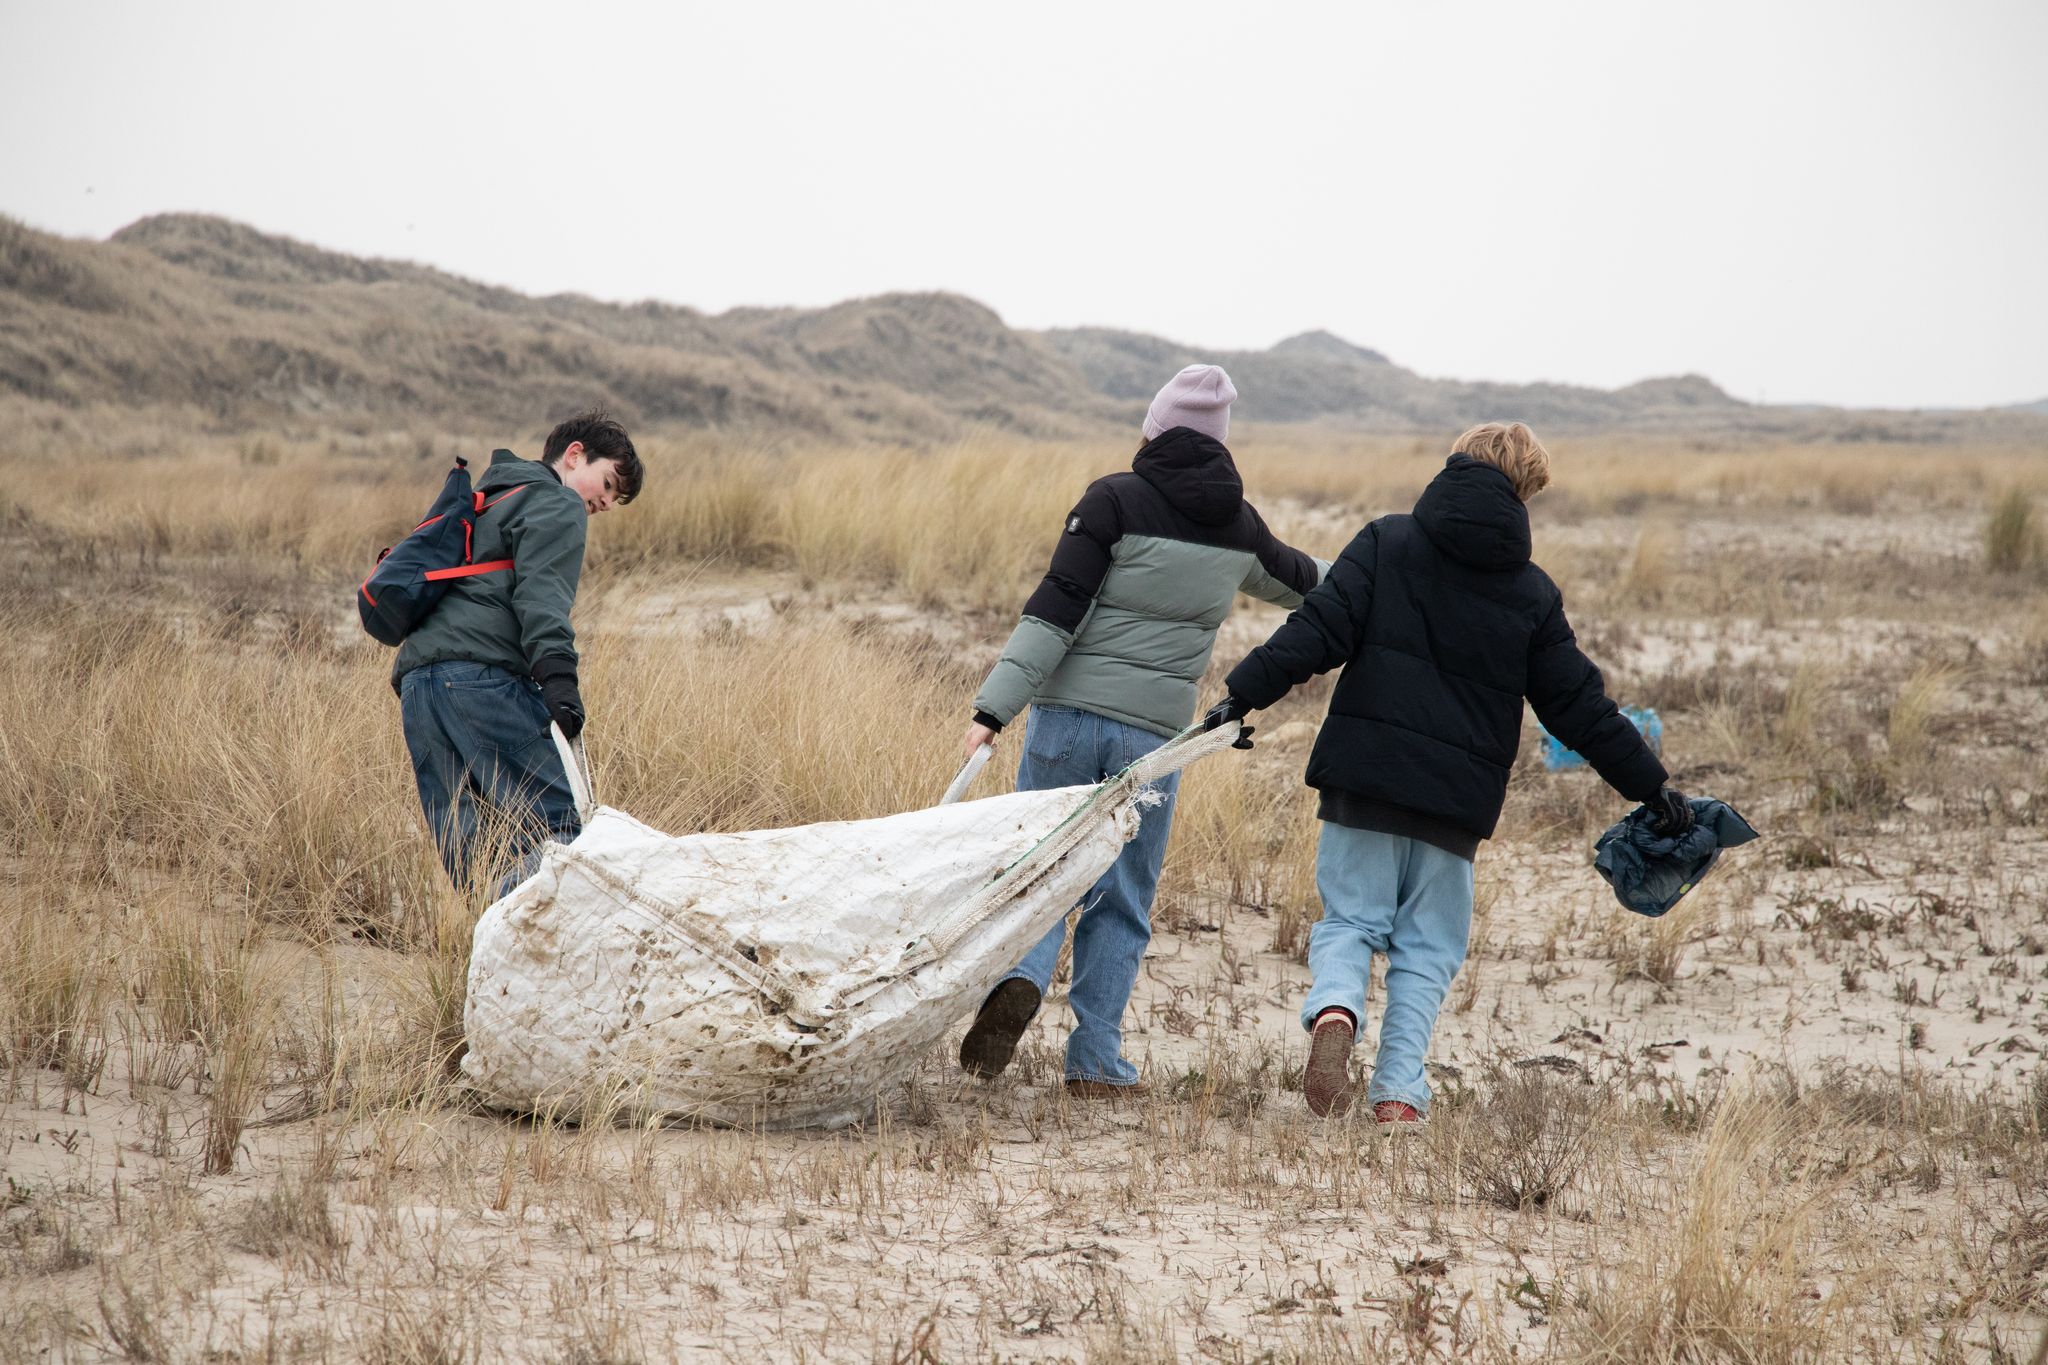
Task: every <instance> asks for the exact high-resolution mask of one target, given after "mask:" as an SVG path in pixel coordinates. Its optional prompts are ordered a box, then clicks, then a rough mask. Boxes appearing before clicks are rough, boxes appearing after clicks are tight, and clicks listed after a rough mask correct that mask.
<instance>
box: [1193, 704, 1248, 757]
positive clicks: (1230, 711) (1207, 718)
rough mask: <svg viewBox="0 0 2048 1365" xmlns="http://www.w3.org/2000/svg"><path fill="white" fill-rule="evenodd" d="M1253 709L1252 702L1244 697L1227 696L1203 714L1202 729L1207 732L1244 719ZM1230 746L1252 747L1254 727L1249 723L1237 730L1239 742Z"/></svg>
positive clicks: (1234, 747) (1239, 747)
mask: <svg viewBox="0 0 2048 1365" xmlns="http://www.w3.org/2000/svg"><path fill="white" fill-rule="evenodd" d="M1251 709H1252V708H1251V703H1249V702H1247V701H1246V700H1245V699H1244V698H1243V697H1231V696H1226V697H1225V698H1224V699H1223V700H1222V701H1219V702H1217V703H1216V704H1215V705H1214V706H1212V707H1210V708H1209V709H1208V711H1207V712H1205V713H1204V714H1203V716H1202V729H1203V731H1204V732H1205V733H1206V732H1207V731H1210V730H1215V729H1220V728H1221V727H1223V726H1225V725H1228V724H1230V723H1231V722H1232V721H1237V720H1243V719H1244V718H1245V716H1246V715H1248V714H1249V713H1250V712H1251ZM1230 747H1231V748H1233V749H1249V748H1251V747H1252V727H1251V726H1249V725H1247V726H1245V727H1244V728H1243V729H1241V730H1239V731H1238V732H1237V742H1236V743H1235V744H1233V745H1231V746H1230Z"/></svg>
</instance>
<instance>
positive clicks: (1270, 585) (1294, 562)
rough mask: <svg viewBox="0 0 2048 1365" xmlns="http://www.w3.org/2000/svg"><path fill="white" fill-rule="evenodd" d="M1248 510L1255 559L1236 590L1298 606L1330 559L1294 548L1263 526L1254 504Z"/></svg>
mask: <svg viewBox="0 0 2048 1365" xmlns="http://www.w3.org/2000/svg"><path fill="white" fill-rule="evenodd" d="M1251 513H1252V524H1253V526H1254V527H1255V532H1254V534H1255V539H1254V541H1253V544H1252V553H1253V554H1254V555H1255V556H1256V559H1255V560H1254V561H1253V563H1252V567H1251V572H1249V573H1247V574H1246V575H1245V576H1244V581H1243V582H1242V583H1240V584H1238V585H1237V586H1238V591H1240V592H1243V593H1246V594H1249V595H1250V596H1252V597H1256V598H1258V599H1259V600H1260V601H1261V602H1271V603H1272V604H1273V605H1274V606H1276V607H1288V608H1293V607H1298V606H1300V605H1301V599H1302V598H1304V597H1306V596H1308V593H1309V590H1310V589H1311V588H1313V587H1315V585H1316V584H1318V583H1320V582H1322V581H1323V575H1325V574H1327V573H1328V572H1329V571H1330V561H1329V560H1327V559H1317V558H1316V557H1315V556H1314V555H1311V554H1307V553H1305V552H1303V551H1301V550H1297V549H1295V548H1294V547H1293V546H1292V545H1289V544H1287V543H1286V542H1285V541H1283V540H1281V539H1280V537H1278V536H1276V535H1274V534H1273V533H1272V531H1271V530H1269V529H1267V526H1266V519H1265V518H1264V517H1262V516H1260V515H1259V511H1258V509H1257V508H1256V507H1254V508H1252V509H1251Z"/></svg>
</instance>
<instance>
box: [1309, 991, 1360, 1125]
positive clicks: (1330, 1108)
mask: <svg viewBox="0 0 2048 1365" xmlns="http://www.w3.org/2000/svg"><path fill="white" fill-rule="evenodd" d="M1355 1036H1356V1035H1355V1034H1353V1032H1352V1029H1351V1016H1349V1015H1348V1014H1346V1013H1344V1011H1342V1010H1324V1011H1323V1012H1322V1015H1321V1016H1320V1017H1319V1018H1317V1020H1316V1026H1315V1028H1314V1030H1313V1031H1311V1032H1310V1033H1309V1036H1308V1065H1307V1066H1306V1067H1304V1068H1302V1072H1301V1091H1302V1093H1303V1094H1304V1095H1306V1096H1308V1112H1309V1113H1311V1114H1314V1115H1315V1116H1316V1117H1317V1118H1322V1117H1323V1116H1324V1115H1326V1114H1341V1113H1343V1112H1344V1111H1345V1110H1347V1109H1349V1108H1350V1107H1351V1044H1352V1042H1353V1040H1354V1038H1355Z"/></svg>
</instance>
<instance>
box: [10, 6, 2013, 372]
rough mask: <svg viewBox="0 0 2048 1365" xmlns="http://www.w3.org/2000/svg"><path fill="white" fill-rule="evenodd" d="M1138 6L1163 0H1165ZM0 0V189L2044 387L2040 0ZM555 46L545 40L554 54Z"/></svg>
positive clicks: (838, 284)
mask: <svg viewBox="0 0 2048 1365" xmlns="http://www.w3.org/2000/svg"><path fill="white" fill-rule="evenodd" d="M1168 16H1172V18H1173V19H1174V20H1175V22H1168ZM999 18H1000V16H997V17H996V18H990V17H988V16H983V15H978V14H973V13H967V12H956V11H955V10H953V9H951V8H948V7H943V6H926V5H915V6H904V7H892V8H890V9H889V10H887V11H883V12H878V13H856V12H849V11H844V10H840V9H835V8H815V9H810V8H804V7H798V8H797V9H796V10H795V11H793V12H790V13H787V14H785V15H783V17H781V18H779V19H778V18H776V17H774V16H762V15H758V14H754V13H751V12H749V13H733V12H729V11H728V10H727V9H725V8H711V7H691V6H683V7H680V8H674V9H641V8H638V7H633V6H611V7H604V6H600V7H598V8H596V9H594V10H589V11H583V12H579V14H578V15H577V16H575V17H574V18H572V19H567V20H564V19H562V18H561V17H560V16H559V15H558V14H556V13H555V12H553V11H550V10H548V9H546V8H544V7H520V6H516V5H515V6H509V7H504V8H502V9H500V10H495V11H493V12H492V22H491V23H490V24H489V25H488V26H483V25H480V24H478V23H476V22H475V21H471V22H469V23H467V24H465V23H464V22H462V21H461V20H460V19H459V18H457V17H449V16H444V15H442V14H439V13H429V14H420V13H416V12H414V11H411V10H408V9H406V8H404V7H399V6H389V7H380V6H376V5H372V6H369V7H367V8H366V9H365V10H364V11H362V12H360V13H359V14H358V15H355V16H353V18H352V22H351V23H350V24H349V25H348V26H347V27H346V29H345V30H344V31H338V32H327V31H325V30H324V29H323V28H321V26H320V25H319V24H318V23H316V21H314V20H311V19H308V18H304V17H302V16H298V15H295V14H291V13H286V12H273V11H272V10H270V9H267V8H265V7H262V6H257V5H245V4H213V5H201V6H199V7H197V8H196V9H193V10H189V11H180V12H178V13H176V14H172V13H169V12H162V11H158V10H155V9H152V8H149V7H142V6H136V7H132V8H129V7H116V9H115V10H111V11H110V10H104V9H103V10H96V11H80V10H66V11H62V12H39V13H38V12H22V11H16V12H14V13H12V14H10V15H8V16H7V17H6V18H5V19H0V28H4V29H5V30H6V31H7V32H9V34H10V36H12V37H13V38H14V40H15V45H16V47H17V50H22V51H30V50H34V51H49V52H66V53H76V54H89V55H90V57H91V60H90V61H85V62H58V61H46V62H37V63H33V64H32V65H31V66H30V69H29V70H27V71H26V72H25V73H24V74H23V75H22V76H21V77H19V78H18V79H17V80H16V81H14V82H13V83H12V84H10V85H9V86H8V87H7V88H5V89H4V90H0V119H4V120H5V122H6V125H7V126H9V127H10V128H13V129H16V130H20V129H23V128H30V127H33V128H34V129H35V136H34V137H33V138H24V137H20V136H17V137H15V138H12V139H9V140H8V141H7V143H6V145H5V146H0V212H5V213H8V214H10V215H12V216H15V217H17V218H20V219H21V220H22V221H24V222H27V223H29V224H30V225H31V226H34V227H38V228H42V229H45V230H49V231H54V232H58V233H62V234H65V235H69V236H82V237H91V238H104V237H107V236H108V235H110V234H111V233H112V232H114V231H116V230H118V229H119V228H121V227H123V226H125V225H127V224H128V223H130V222H133V221H136V220H137V219H140V218H144V217H149V216H152V215H154V214H158V213H180V212H192V213H205V214H212V215H218V216H221V217H225V218H230V219H233V220H235V221H238V222H243V223H247V224H249V225H250V226H252V227H255V228H257V229H259V230H261V231H264V232H268V233H274V234H278V235H282V236H287V237H292V238H296V239H299V240H303V241H307V242H309V243H312V244H315V245H318V246H322V247H325V248H328V249H331V250H336V251H342V252H347V253H349V254H352V255H359V256H379V257H386V258H392V259H398V260H406V261H413V262H417V263H419V264H422V265H427V266H431V267H433V268H436V269H440V270H444V271H447V272H449V273H452V274H455V275H460V276H464V277H466V278H470V279H475V280H479V281H483V282H486V283H490V284H495V285H502V286H505V287H508V288H512V289H516V290H519V291H520V292H523V293H528V294H540V295H545V294H551V293H579V294H584V295H588V296H590V297H592V298H596V299H600V300H604V301H608V302H617V303H634V302H640V301H643V300H656V301H659V302H663V303H669V304H676V305H681V306H687V307H691V308H695V309H699V310H701V311H703V312H706V313H711V314H717V313H722V312H725V311H727V310H729V309H731V308H734V307H770V308H774V307H794V308H815V307H823V306H829V305H831V304H834V303H839V302H844V301H847V300H850V299H856V298H862V297H868V296H872V295H876V294H883V293H896V292H911V293H915V292H926V291H935V290H937V291H945V292H950V293H956V294H961V295H964V296H966V297H968V298H971V299H974V300H975V301H977V302H979V303H982V304H984V305H986V306H988V307H990V308H992V309H993V310H994V311H995V312H996V313H997V314H999V315H1000V316H1001V317H1002V318H1003V320H1004V321H1005V322H1006V323H1008V324H1009V325H1011V326H1013V327H1018V328H1025V329H1030V330H1034V331H1036V330H1046V329H1050V328H1069V327H1103V328H1110V329H1115V330H1120V331H1129V332H1139V333H1145V334H1149V335H1154V336H1159V337H1162V338H1166V339H1169V340H1172V341H1174V342H1177V343H1181V344H1184V345H1187V346H1189V347H1191V348H1195V349H1203V348H1211V349H1214V350H1216V351H1226V350H1228V351H1258V350H1263V349H1265V348H1267V347H1270V346H1271V345H1273V344H1274V343H1275V342H1277V341H1280V340H1282V339H1284V338H1286V337H1288V336H1292V335H1296V334H1299V333H1302V332H1307V331H1316V330H1323V331H1328V332H1331V333H1333V334H1335V335H1337V336H1340V337H1342V338H1344V339H1345V340H1347V341H1350V342H1353V343H1355V344H1357V345H1360V346H1364V347H1369V348H1371V349H1373V350H1376V351H1379V352H1380V353H1382V354H1384V355H1386V356H1387V357H1388V358H1389V359H1390V360H1391V361H1393V362H1394V363H1395V364H1397V365H1401V366H1403V367H1405V368H1408V369H1411V370H1414V371H1416V372H1418V373H1420V374H1424V375H1429V376H1433V377H1441V378H1450V379H1458V380H1473V381H1491V382H1501V383H1531V382H1553V383H1562V384H1573V385H1583V386H1588V387H1594V388H1601V389H1613V388H1618V387H1622V386H1625V385H1627V384H1630V383H1634V382H1637V381H1640V380H1643V379H1652V378H1660V377H1665V376H1672V375H1681V374H1699V375H1703V376H1705V377H1706V378H1708V379H1710V380H1712V381H1713V382H1714V383H1716V384H1718V385H1720V386H1721V387H1722V388H1724V389H1725V390H1727V391H1728V392H1729V393H1730V394H1731V395H1733V396H1734V397H1737V398H1740V399H1744V400H1748V401H1752V402H1757V401H1761V402H1769V403H1784V404H1824V405H1834V406H1849V407H1882V408H1975V407H1999V406H2007V405H2015V404H2029V403H2034V402H2038V401H2041V400H2042V399H2044V398H2048V340H2044V339H2043V338H2042V336H2041V334H2040V332H2039V329H2038V327H2037V325H2036V323H2035V319H2037V318H2038V317H2039V316H2041V314H2042V313H2043V312H2044V311H2048V254H2044V253H2043V252H2041V251H2040V250H2039V248H2038V245H2037V243H2036V240H2035V239H2036V237H2037V236H2038V232H2039V225H2040V224H2041V223H2042V222H2043V221H2048V177H2042V176H2039V175H2037V174H2031V173H2020V172H2022V171H2023V170H2024V168H2028V167H2032V166H2038V165H2039V164H2040V163H2041V153H2042V152H2043V151H2044V150H2048V147H2044V146H2043V143H2044V142H2048V87H2044V86H2043V85H2042V83H2040V82H2038V81H2036V80H2034V79H2033V77H2032V73H2031V71H2030V69H2029V63H2030V61H2031V59H2032V55H2033V54H2035V53H2038V52H2040V51H2042V50H2048V10H2044V9H2042V8H2041V7H2038V6H2030V5H2026V4H2017V3H2006V4H1992V5H1983V6H1974V7H1971V8H1969V9H1966V10H1957V11H1944V12H1940V13H1936V12H1932V11H1927V10H1924V9H1920V8H1918V7H1915V6H1911V5H1876V6H1855V5H1819V6H1808V7H1801V8H1800V9H1798V10H1797V11H1789V12H1788V11H1784V10H1782V9H1781V8H1779V7H1772V6H1765V5H1735V6H1730V7H1725V8H1721V9H1717V10H1715V11H1714V12H1713V16H1712V19H1711V22H1709V21H1707V20H1705V19H1701V18H1699V17H1698V16H1695V15H1691V14H1680V13H1676V12H1671V13H1666V12H1663V11H1641V10H1638V9H1635V8H1631V7H1627V6H1620V5H1606V4H1601V5H1588V6H1580V7H1575V8H1574V9H1573V10H1572V11H1571V12H1570V17H1568V18H1565V19H1558V18H1557V17H1556V15H1555V14H1554V13H1550V14H1530V13H1525V12H1523V11H1520V10H1518V9H1516V8H1514V7H1509V6H1499V7H1482V8H1481V9H1480V10H1477V11H1461V12H1460V13H1459V14H1458V15H1456V16H1448V15H1444V14H1438V13H1435V12H1427V13H1418V12H1411V11H1405V10H1401V11H1397V10H1392V9H1381V8H1379V7H1375V6H1365V7H1331V8H1328V9H1321V8H1318V9H1314V10H1299V11H1297V10H1288V11H1284V12H1280V13H1276V14H1273V15H1262V16H1258V17H1255V18H1247V17H1244V16H1241V15H1237V14H1235V13H1234V12H1233V11H1231V10H1228V9H1226V8H1222V7H1202V6H1176V7H1174V8H1173V9H1172V10H1163V9H1143V8H1138V9H1129V10H1124V9H1119V10H1116V11H1111V12H1097V11H1094V10H1089V9H1086V8H1084V7H1079V6H1072V7H1067V6H1053V7H1049V8H1048V9H1047V10H1045V11H1044V12H1043V13H1041V14H1039V15H1037V16H1035V17H1034V21H1033V23H1032V24H1031V25H1029V26H1028V31H1012V28H1011V27H1006V26H1005V25H1004V24H1002V23H1001V22H998V20H999ZM562 53H568V54H571V55H570V56H569V57H568V58H567V59H565V58H563V57H562V56H561V55H560V54H562Z"/></svg>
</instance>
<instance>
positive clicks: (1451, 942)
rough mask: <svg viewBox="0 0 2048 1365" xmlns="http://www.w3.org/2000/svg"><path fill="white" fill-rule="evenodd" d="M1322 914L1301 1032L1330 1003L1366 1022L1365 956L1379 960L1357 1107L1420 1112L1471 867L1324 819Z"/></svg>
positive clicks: (1468, 924)
mask: <svg viewBox="0 0 2048 1365" xmlns="http://www.w3.org/2000/svg"><path fill="white" fill-rule="evenodd" d="M1316 890H1318V891H1320V892H1321V893H1322V897H1323V917H1322V919H1320V920H1318V921H1317V922H1316V926H1315V928H1313V929H1311V930H1310V931H1309V936H1308V970H1309V975H1310V977H1311V978H1313V979H1312V982H1311V984H1310V986H1309V990H1308V998H1307V999H1306V1000H1304V1001H1303V1002H1302V1006H1301V1026H1302V1027H1303V1028H1313V1027H1314V1026H1315V1021H1316V1016H1317V1015H1319V1014H1321V1013H1322V1012H1323V1011H1324V1010H1326V1009H1329V1008H1330V1007H1331V1006H1333V1005H1335V1006H1340V1007H1341V1008H1344V1009H1347V1010H1349V1011H1351V1017H1352V1018H1354V1019H1356V1020H1358V1022H1359V1025H1360V1026H1361V1029H1362V1028H1363V1025H1364V1023H1365V989H1366V985H1367V983H1368V982H1370V981H1371V980H1372V955H1373V954H1374V953H1384V954H1385V955H1386V959H1387V1007H1386V1009H1385V1010H1384V1011H1383V1012H1382V1014H1381V1018H1380V1047H1379V1056H1378V1058H1377V1059H1376V1060H1375V1061H1374V1062H1373V1068H1372V1083H1371V1084H1370V1085H1369V1086H1367V1087H1366V1102H1367V1103H1368V1104H1378V1103H1379V1102H1380V1101H1382V1100H1401V1101H1403V1102H1405V1103H1407V1104H1412V1105H1414V1106H1415V1108H1416V1109H1417V1110H1418V1111H1420V1112H1422V1113H1428V1112H1429V1081H1428V1079H1427V1077H1426V1076H1425V1075H1424V1073H1423V1068H1422V1059H1423V1057H1424V1056H1425V1055H1426V1054H1427V1053H1428V1051H1429V1037H1430V1034H1431V1033H1432V1032H1434V1031H1435V1029H1436V1014H1437V1011H1438V1010H1439V1009H1440V1008H1442V1006H1443V1003H1444V995H1445V994H1446V993H1447V992H1448V991H1449V990H1450V988H1451V978H1452V977H1454V976H1456V975H1457V974H1458V968H1459V967H1460V966H1461V965H1463V963H1464V961H1465V943H1466V939H1467V937H1468V936H1469V935H1470V934H1471V931H1472V864H1471V863H1469V862H1467V861H1466V860H1465V859H1463V858H1460V857H1459V856H1458V855H1457V854H1455V853H1446V852H1444V851H1443V850H1442V849H1440V848H1437V847H1435V846H1434V845H1432V844H1425V843H1423V842H1422V841H1421V840H1419V839H1404V838H1401V837H1400V836H1399V835H1395V834H1379V833H1375V832H1373V831H1371V830H1363V829H1350V828H1348V827H1346V826H1344V825H1333V824H1330V823H1329V822H1327V821H1325V822H1324V824H1323V837H1322V840H1321V842H1320V843H1319V844H1318V845H1317V847H1316Z"/></svg>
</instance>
